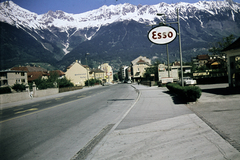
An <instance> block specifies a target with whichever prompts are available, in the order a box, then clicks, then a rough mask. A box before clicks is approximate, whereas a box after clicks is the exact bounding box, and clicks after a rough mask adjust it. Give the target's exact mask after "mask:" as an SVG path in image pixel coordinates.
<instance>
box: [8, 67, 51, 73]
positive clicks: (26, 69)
mask: <svg viewBox="0 0 240 160" xmlns="http://www.w3.org/2000/svg"><path fill="white" fill-rule="evenodd" d="M11 70H16V71H27V72H38V71H45V72H46V71H47V70H46V69H44V68H41V67H31V66H20V67H13V68H11Z"/></svg>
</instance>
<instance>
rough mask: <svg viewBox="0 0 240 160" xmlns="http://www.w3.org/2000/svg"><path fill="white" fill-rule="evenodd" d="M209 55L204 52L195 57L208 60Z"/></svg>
mask: <svg viewBox="0 0 240 160" xmlns="http://www.w3.org/2000/svg"><path fill="white" fill-rule="evenodd" d="M209 58H210V57H209V55H207V54H205V55H198V56H197V59H199V60H208V59H209Z"/></svg>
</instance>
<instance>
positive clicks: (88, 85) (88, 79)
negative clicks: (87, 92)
mask: <svg viewBox="0 0 240 160" xmlns="http://www.w3.org/2000/svg"><path fill="white" fill-rule="evenodd" d="M89 54H90V53H86V54H85V59H86V69H87V81H88V87H89V77H88V74H89V71H88V68H87V67H88V63H87V55H89Z"/></svg>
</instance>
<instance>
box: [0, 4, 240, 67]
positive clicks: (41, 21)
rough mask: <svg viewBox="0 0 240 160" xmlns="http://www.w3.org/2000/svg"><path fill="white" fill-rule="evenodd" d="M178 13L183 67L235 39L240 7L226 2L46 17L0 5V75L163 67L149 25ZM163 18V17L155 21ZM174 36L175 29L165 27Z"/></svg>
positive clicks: (172, 49)
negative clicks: (147, 62)
mask: <svg viewBox="0 0 240 160" xmlns="http://www.w3.org/2000/svg"><path fill="white" fill-rule="evenodd" d="M177 8H178V9H179V17H180V28H181V41H182V52H183V61H185V62H187V61H191V58H192V57H193V56H196V55H198V54H208V49H209V48H210V47H211V46H213V45H214V43H215V42H218V41H221V40H222V38H223V37H226V36H229V35H230V34H233V35H234V36H236V37H239V36H240V4H239V3H235V2H233V1H232V0H225V1H199V2H197V3H184V2H180V3H176V4H167V3H159V4H156V5H138V6H135V5H132V4H128V3H124V4H119V5H110V6H102V7H100V8H99V9H95V10H92V11H88V12H85V13H81V14H70V13H66V12H63V11H60V10H58V11H55V12H54V11H49V12H47V13H45V14H41V15H38V14H36V13H33V12H30V11H28V10H26V9H24V8H21V7H20V6H18V5H17V4H15V3H13V2H12V1H5V2H2V3H0V27H1V28H0V29H1V31H0V33H1V40H0V42H1V45H0V52H1V53H0V59H1V60H0V62H1V65H0V69H8V68H10V67H13V66H15V65H24V64H26V63H45V64H49V65H52V66H55V67H57V68H58V69H62V70H65V69H66V67H67V66H69V65H70V64H71V63H72V62H74V61H75V60H80V61H82V63H83V64H85V63H86V53H90V54H89V55H87V62H88V65H89V66H90V67H92V68H94V67H97V66H98V65H99V64H101V63H105V62H108V63H109V64H110V65H112V66H113V70H114V71H116V70H118V69H119V67H120V66H121V65H129V64H130V62H131V61H132V60H133V59H135V58H136V57H138V56H140V55H142V56H147V57H149V58H150V59H152V60H154V59H158V60H160V61H161V62H166V61H167V54H166V46H165V45H155V44H153V43H151V42H150V41H149V40H148V38H147V34H148V31H149V30H151V28H152V27H153V26H152V25H155V24H159V23H160V22H163V21H165V22H176V21H177V12H176V10H177ZM157 13H164V14H165V15H164V16H157ZM171 26H172V27H174V28H175V29H176V30H177V24H171ZM178 48H179V45H178V38H176V40H174V41H173V42H172V43H170V44H169V56H170V61H174V60H178V59H179V49H178Z"/></svg>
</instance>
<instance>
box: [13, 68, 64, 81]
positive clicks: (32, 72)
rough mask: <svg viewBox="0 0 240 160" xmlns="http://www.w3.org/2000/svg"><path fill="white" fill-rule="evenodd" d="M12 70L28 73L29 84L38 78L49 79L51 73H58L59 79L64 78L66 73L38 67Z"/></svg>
mask: <svg viewBox="0 0 240 160" xmlns="http://www.w3.org/2000/svg"><path fill="white" fill-rule="evenodd" d="M11 70H17V71H26V72H27V77H28V79H27V80H28V82H29V83H30V82H33V81H34V80H36V79H38V78H40V77H41V78H45V79H47V78H48V77H49V76H50V74H51V73H54V72H56V73H57V74H58V75H59V78H63V77H64V75H65V73H64V72H62V71H61V70H56V71H47V70H46V69H44V68H41V67H36V66H19V67H13V68H11Z"/></svg>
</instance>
